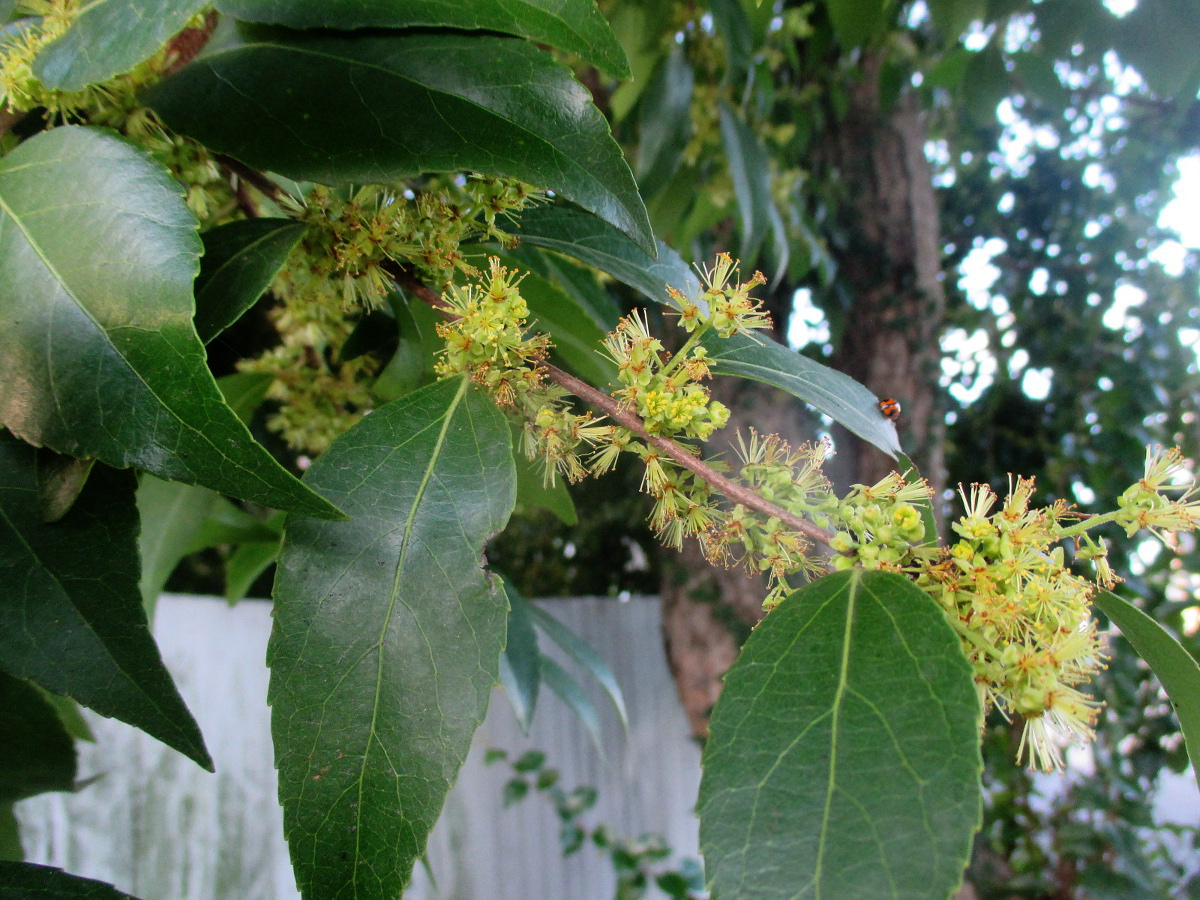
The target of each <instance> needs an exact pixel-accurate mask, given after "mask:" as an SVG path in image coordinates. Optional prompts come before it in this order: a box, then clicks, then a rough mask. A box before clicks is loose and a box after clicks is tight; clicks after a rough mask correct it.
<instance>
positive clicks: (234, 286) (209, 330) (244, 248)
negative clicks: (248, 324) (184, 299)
mask: <svg viewBox="0 0 1200 900" xmlns="http://www.w3.org/2000/svg"><path fill="white" fill-rule="evenodd" d="M303 234H304V225H302V224H301V223H299V222H293V221H292V220H291V219H247V220H245V221H243V222H230V223H229V224H228V225H222V226H220V227H219V228H214V229H212V230H211V231H206V232H205V233H204V235H203V239H204V257H203V258H202V259H201V260H200V274H199V275H198V276H196V333H197V334H199V335H200V340H202V341H203V342H204V343H206V344H207V343H208V342H209V341H211V340H212V339H213V338H215V337H216V336H217V335H218V334H220V333H221V332H222V331H224V330H225V329H226V328H228V327H229V326H230V325H232V324H233V323H234V322H236V321H237V320H238V319H240V318H241V317H242V314H243V313H245V312H246V310H248V309H249V308H250V307H252V306H253V305H254V304H255V303H256V302H257V301H258V298H259V297H261V296H262V295H263V293H264V292H265V291H266V289H267V288H268V287H269V286H270V284H271V279H273V278H274V277H275V273H276V272H278V271H279V269H280V267H282V266H283V264H284V262H286V261H287V258H288V254H290V253H291V252H292V249H293V248H294V247H295V246H296V244H298V243H299V242H300V238H301V236H302V235H303Z"/></svg>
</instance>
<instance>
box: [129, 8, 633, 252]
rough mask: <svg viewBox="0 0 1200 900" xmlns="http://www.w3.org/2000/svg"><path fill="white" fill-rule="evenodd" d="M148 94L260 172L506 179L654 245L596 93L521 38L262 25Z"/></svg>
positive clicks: (377, 179) (175, 123) (190, 131)
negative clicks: (546, 192) (465, 173)
mask: <svg viewBox="0 0 1200 900" xmlns="http://www.w3.org/2000/svg"><path fill="white" fill-rule="evenodd" d="M145 99H146V101H147V102H148V103H149V104H150V106H152V107H153V108H154V110H155V111H156V112H157V113H158V114H159V115H160V116H162V118H163V119H164V120H165V121H166V123H167V124H168V125H169V126H170V127H171V128H173V129H174V130H176V131H179V132H182V133H184V134H187V135H190V136H192V137H195V138H197V139H199V140H200V141H201V142H202V143H203V144H205V145H206V146H208V147H211V148H213V149H215V150H217V151H219V152H222V153H229V154H231V155H233V156H236V157H237V158H238V159H241V160H242V161H243V162H246V163H248V164H250V165H252V166H254V167H255V168H259V169H270V170H272V171H275V172H279V173H281V174H283V175H286V176H288V177H289V178H294V179H298V180H309V181H319V182H323V183H327V184H341V183H346V182H358V183H388V182H393V181H399V180H401V179H404V178H410V177H413V176H416V175H419V174H421V173H423V172H457V171H462V170H469V171H474V172H479V173H482V174H485V175H507V176H511V177H513V178H519V179H521V180H522V181H526V182H529V183H530V184H535V185H537V186H539V187H545V188H550V189H551V190H553V191H554V192H555V193H557V194H561V195H562V196H564V197H567V198H568V199H570V200H573V201H574V202H576V203H578V204H579V205H580V206H582V207H584V208H585V209H587V210H589V211H591V212H593V213H595V214H596V215H597V216H599V217H600V218H602V219H604V220H605V221H607V222H609V223H611V224H612V225H613V226H614V227H615V228H617V229H619V230H621V231H623V232H625V233H626V234H628V235H629V236H630V237H631V238H633V240H634V241H635V242H636V243H638V244H639V245H640V246H642V247H643V248H645V249H648V250H649V251H650V252H653V249H654V236H653V235H652V234H651V233H650V223H649V221H648V219H647V218H646V209H645V207H644V206H643V205H642V200H641V197H640V196H639V195H638V192H637V187H636V185H635V184H634V181H633V174H632V173H631V172H630V171H629V166H628V165H627V164H626V163H625V159H624V157H623V156H622V155H621V149H620V147H619V146H618V145H617V143H616V141H614V140H613V138H612V135H611V134H610V133H609V128H608V123H607V121H605V119H604V116H603V115H601V113H600V111H599V110H597V109H596V107H595V106H594V105H593V104H592V100H591V96H590V95H589V94H588V92H587V89H586V88H584V87H583V85H581V84H579V83H578V82H577V81H576V80H575V79H574V77H573V76H572V75H571V72H570V70H569V69H567V68H566V67H564V66H562V65H560V64H558V63H557V62H555V61H554V59H553V58H552V57H550V55H549V54H547V53H544V52H543V51H541V50H539V49H537V47H535V46H533V45H532V44H530V43H528V42H526V41H523V40H520V39H517V38H507V37H499V36H495V35H486V36H483V35H477V34H462V33H438V32H422V31H413V32H403V33H400V32H393V33H386V32H376V31H371V32H360V33H340V34H338V33H332V32H294V31H287V30H284V29H280V28H265V27H255V28H252V29H248V30H247V33H246V35H245V40H244V42H243V43H242V44H240V45H236V46H233V47H230V48H228V49H224V50H222V51H219V52H214V53H211V54H209V55H206V56H205V57H203V58H202V59H200V60H197V61H196V62H194V63H192V64H191V65H190V66H188V67H187V68H185V69H183V70H182V71H180V72H178V73H176V74H175V75H173V76H171V77H170V78H167V79H166V80H164V81H162V82H160V83H159V84H157V85H155V86H154V87H152V88H150V89H149V91H148V92H147V94H146V96H145ZM247 122H252V123H255V124H254V126H253V127H245V126H246V123H247Z"/></svg>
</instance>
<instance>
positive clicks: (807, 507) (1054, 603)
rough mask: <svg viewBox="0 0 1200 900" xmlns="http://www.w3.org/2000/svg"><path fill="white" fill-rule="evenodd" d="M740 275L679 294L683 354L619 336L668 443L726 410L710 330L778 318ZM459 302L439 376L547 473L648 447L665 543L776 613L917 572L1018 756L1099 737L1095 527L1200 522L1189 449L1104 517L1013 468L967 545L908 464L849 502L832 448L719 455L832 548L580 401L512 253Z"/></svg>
mask: <svg viewBox="0 0 1200 900" xmlns="http://www.w3.org/2000/svg"><path fill="white" fill-rule="evenodd" d="M736 271H737V268H736V265H734V264H733V262H732V260H730V258H729V257H727V256H724V255H722V256H721V257H719V258H718V261H717V264H716V265H715V266H714V267H713V268H712V269H710V270H706V271H704V272H703V273H702V274H703V275H704V281H705V290H704V292H703V294H702V295H701V296H700V297H698V298H694V299H693V298H687V297H684V296H683V295H682V294H680V293H679V292H677V291H671V296H672V298H673V299H674V301H675V305H676V307H677V310H678V313H679V317H680V320H681V324H682V326H683V327H684V328H685V329H686V330H687V331H688V332H689V333H690V337H689V339H688V340H687V341H686V342H685V343H684V345H683V347H682V348H681V349H680V350H679V351H678V352H677V353H676V354H675V355H674V356H671V355H669V354H668V353H667V352H666V350H665V349H664V346H663V344H662V342H660V341H659V340H658V339H657V338H655V337H653V336H652V335H651V334H650V332H649V328H648V325H647V320H646V318H645V316H644V315H641V314H639V313H634V314H632V315H630V316H628V317H626V318H625V319H623V320H621V322H620V323H619V325H618V326H617V328H616V330H615V331H613V332H612V333H611V334H610V335H609V336H608V338H607V339H606V340H605V341H604V352H605V353H606V354H607V355H608V356H609V358H610V359H611V360H612V361H613V362H614V363H615V364H616V366H617V372H618V379H619V381H620V387H619V388H618V389H617V390H616V391H615V392H614V394H613V397H614V400H616V401H617V403H618V404H619V406H620V408H622V409H625V410H628V411H630V412H632V413H635V414H636V415H637V416H638V417H639V418H640V419H641V421H642V422H643V423H644V430H645V432H646V434H648V435H649V436H651V438H652V439H658V438H665V439H669V440H671V441H673V442H675V443H676V444H677V445H678V446H679V447H680V448H682V449H684V450H685V451H686V452H689V453H694V454H696V455H698V454H699V450H698V447H697V443H698V442H702V441H704V440H706V439H707V438H708V437H709V436H710V435H711V434H712V433H713V432H714V431H715V430H716V429H718V428H720V427H722V426H723V425H724V424H725V422H726V420H727V418H728V410H726V409H725V407H724V406H722V405H721V404H720V403H719V402H717V401H715V400H713V399H712V398H711V396H710V394H709V392H708V389H707V388H706V387H705V386H704V382H705V381H706V380H707V378H708V377H709V364H708V356H707V353H706V352H705V350H704V347H703V346H702V345H701V344H700V342H699V338H700V336H701V335H703V334H704V333H705V332H707V331H710V330H711V331H715V332H716V333H717V334H719V335H724V336H729V335H732V334H736V333H738V332H739V331H741V330H743V329H748V328H757V327H763V325H765V324H766V319H765V317H764V316H763V315H762V313H761V311H760V310H759V308H758V306H757V304H756V303H755V302H754V301H752V300H751V299H750V298H749V296H748V293H749V290H750V289H752V288H753V287H754V286H755V285H756V284H759V283H761V276H760V275H759V274H758V273H755V275H754V277H752V278H751V279H749V280H748V281H746V282H740V283H739V282H738V280H737V278H736ZM447 300H448V303H449V305H450V307H451V310H452V312H453V313H454V319H453V321H452V322H450V323H447V324H446V325H445V326H444V327H443V328H442V329H441V330H442V333H443V335H444V337H445V338H446V341H447V347H446V350H445V351H444V354H443V357H442V360H441V362H440V364H439V372H440V373H441V374H442V375H444V376H449V375H453V374H468V375H470V377H472V378H473V379H474V380H475V381H476V383H478V384H480V385H482V386H484V387H486V388H487V389H488V390H490V391H491V392H492V394H493V396H494V397H495V398H496V400H497V402H498V403H499V404H500V405H501V406H502V407H503V408H505V409H509V410H511V411H513V412H514V413H515V414H516V415H517V416H519V417H520V418H521V419H523V420H524V422H525V450H526V453H527V454H528V455H529V456H530V458H535V457H542V458H544V459H545V460H546V464H547V478H548V479H549V480H552V479H553V478H554V476H555V473H562V474H564V475H566V476H567V477H568V478H571V479H577V478H581V477H583V476H584V475H585V474H587V473H588V472H589V471H590V472H591V473H593V474H599V473H602V472H604V471H607V470H608V469H609V468H611V467H612V466H613V464H614V463H615V462H616V459H617V458H618V457H619V456H620V454H622V453H632V454H634V455H635V456H637V457H638V458H639V459H640V460H641V461H642V463H643V465H644V467H645V475H644V477H643V480H642V487H643V490H645V491H646V492H647V493H648V494H650V495H651V496H652V497H653V498H654V501H655V502H654V508H653V512H652V513H651V522H652V524H653V525H654V527H655V529H656V530H657V532H658V534H659V536H660V539H662V540H663V542H664V543H665V544H667V545H668V546H675V547H677V546H679V545H680V544H681V542H682V540H683V539H684V538H685V537H695V538H697V539H698V540H699V541H700V543H701V545H702V547H703V548H704V550H705V552H706V554H707V555H708V557H709V558H710V559H712V560H713V561H715V562H720V563H723V564H726V565H743V566H745V567H746V568H747V569H749V570H751V571H756V572H765V573H767V574H768V576H769V578H770V582H771V589H770V593H769V594H768V597H767V600H766V602H765V604H764V605H765V606H766V607H767V608H768V609H769V608H771V607H773V606H774V605H775V604H777V603H778V602H779V600H781V599H782V598H783V597H784V596H785V595H786V594H787V593H788V591H789V590H790V589H791V587H792V586H791V585H789V583H788V579H789V578H791V577H793V576H796V575H812V574H818V573H820V572H823V571H826V570H828V569H829V568H833V569H846V568H850V567H855V566H858V567H863V568H867V569H876V570H882V571H890V572H895V573H897V574H901V575H905V576H906V577H909V578H910V579H912V580H913V582H914V583H915V584H916V585H917V586H918V587H920V588H921V589H922V590H924V591H925V592H927V593H928V594H929V595H930V596H931V597H932V598H933V599H934V600H935V601H936V602H937V603H938V604H939V605H940V606H941V607H942V609H943V611H944V612H945V614H946V617H947V620H948V621H949V622H950V624H951V626H952V627H953V628H954V629H955V631H956V633H957V634H958V635H959V637H960V639H961V641H962V646H963V649H964V652H965V654H966V656H967V658H968V660H969V662H970V663H971V665H972V667H973V669H974V673H975V681H976V684H977V686H978V690H979V696H980V701H981V710H982V711H985V712H986V711H987V710H989V709H993V708H994V709H997V710H999V711H1000V712H1001V713H1002V714H1003V715H1005V716H1010V715H1012V714H1016V715H1019V716H1021V717H1022V719H1023V720H1024V723H1025V730H1024V734H1023V737H1022V741H1021V747H1020V751H1019V755H1020V756H1021V758H1022V759H1023V760H1024V761H1025V762H1027V763H1028V764H1029V765H1031V766H1033V767H1036V768H1040V769H1044V770H1052V769H1056V768H1059V767H1061V765H1062V747H1063V745H1064V744H1065V743H1067V742H1069V741H1070V740H1086V739H1088V738H1090V737H1091V735H1092V733H1093V726H1094V723H1095V720H1096V716H1097V714H1098V709H1099V704H1098V702H1097V701H1095V700H1094V699H1092V698H1091V697H1089V696H1088V695H1087V694H1086V693H1084V688H1085V686H1086V684H1087V683H1088V682H1089V681H1090V680H1091V679H1092V677H1093V676H1094V674H1095V673H1096V672H1097V670H1099V669H1100V668H1101V667H1103V665H1104V660H1105V654H1104V647H1103V643H1102V640H1101V637H1100V636H1099V635H1098V633H1097V631H1096V626H1095V624H1094V622H1093V621H1092V618H1091V602H1092V598H1093V596H1094V595H1095V593H1096V591H1097V589H1098V588H1099V587H1103V588H1108V587H1111V586H1112V585H1113V584H1114V583H1115V581H1116V578H1115V576H1114V575H1113V574H1112V571H1111V569H1110V568H1109V567H1108V563H1107V561H1106V559H1105V546H1104V544H1103V542H1102V541H1101V540H1098V539H1096V538H1094V537H1091V536H1089V535H1087V534H1086V532H1087V531H1088V530H1090V529H1092V528H1095V527H1096V526H1099V525H1102V524H1104V523H1106V522H1114V523H1116V524H1118V525H1120V526H1122V527H1124V528H1125V529H1126V531H1127V532H1128V533H1130V534H1133V533H1134V532H1136V531H1138V530H1141V529H1147V530H1149V531H1151V532H1153V533H1155V534H1159V535H1160V536H1165V533H1166V532H1173V531H1178V530H1190V529H1194V528H1195V527H1196V526H1197V524H1200V499H1197V493H1198V491H1197V488H1196V487H1195V486H1194V485H1193V484H1192V483H1191V482H1190V480H1189V481H1188V483H1187V484H1186V485H1184V486H1180V483H1179V479H1180V475H1181V473H1184V471H1185V469H1184V460H1183V459H1182V457H1181V456H1180V455H1179V453H1178V452H1177V451H1162V450H1154V451H1151V452H1150V453H1149V454H1148V456H1147V461H1146V473H1145V476H1144V477H1143V478H1142V479H1141V480H1140V481H1139V482H1138V484H1136V485H1134V486H1133V487H1131V488H1130V489H1129V490H1128V491H1126V492H1125V494H1124V495H1123V496H1122V497H1121V500H1120V504H1119V506H1120V508H1119V509H1118V510H1116V511H1114V512H1111V513H1107V514H1104V515H1098V516H1084V515H1082V514H1080V513H1078V512H1075V511H1073V510H1072V509H1070V508H1069V507H1068V506H1067V505H1066V504H1065V503H1062V502H1058V503H1055V504H1052V505H1051V506H1049V507H1045V508H1033V507H1031V506H1030V500H1031V497H1032V495H1033V491H1034V484H1033V482H1032V480H1030V479H1015V480H1014V481H1012V483H1011V484H1010V487H1009V491H1008V494H1007V496H1006V497H1005V498H1004V499H1003V500H1001V499H1000V498H999V497H997V496H996V494H995V493H994V492H993V491H992V490H991V488H988V487H986V486H980V485H976V486H974V487H972V488H971V489H970V490H969V491H967V492H965V493H964V495H963V500H964V503H965V506H966V511H965V514H964V515H963V516H962V517H961V518H960V519H958V520H957V521H956V522H954V523H953V525H952V526H951V527H952V530H953V534H954V536H955V541H954V543H953V544H952V545H950V546H949V547H939V546H938V545H937V543H936V540H935V536H934V535H932V534H928V533H927V532H926V526H925V518H924V517H923V515H922V510H923V509H924V510H926V511H927V510H928V508H929V506H930V503H931V497H930V491H929V488H928V486H927V485H926V484H925V483H924V482H922V481H919V480H917V481H911V482H910V481H907V480H906V479H905V478H903V477H902V476H901V475H899V474H898V473H893V474H891V475H889V476H887V477H886V478H884V479H882V480H880V481H879V482H877V483H876V484H873V485H854V486H853V487H852V488H851V490H850V491H849V493H847V494H846V495H845V496H844V497H841V498H838V497H837V496H836V495H835V494H834V493H833V491H832V490H831V488H830V485H829V483H828V481H827V480H826V479H825V477H824V475H823V474H822V472H821V466H822V462H823V461H824V458H825V455H826V453H827V447H826V445H824V444H820V443H818V444H805V445H803V446H801V447H800V448H798V449H793V448H791V447H790V446H788V444H787V443H786V442H784V441H783V440H781V439H780V438H779V437H778V436H774V435H770V436H765V437H764V436H761V435H759V434H757V433H754V432H753V431H751V432H750V434H749V436H748V438H742V437H740V436H739V438H738V454H737V455H738V460H737V461H736V463H731V464H726V465H725V466H721V468H722V469H724V470H726V471H728V474H729V477H732V478H734V479H735V480H736V481H737V482H738V483H739V484H740V485H741V486H743V487H745V488H748V489H749V490H751V491H753V492H754V493H756V494H757V495H759V496H760V497H761V498H763V499H764V500H766V501H768V502H769V503H771V504H774V505H775V506H776V507H777V508H778V509H780V510H782V511H783V512H784V513H787V514H790V516H797V517H803V518H805V519H807V520H808V521H810V522H812V523H813V524H814V525H816V526H818V527H820V528H824V529H827V530H829V532H830V534H831V537H830V539H829V545H830V549H831V550H832V551H833V553H834V555H833V556H832V558H831V557H829V556H827V555H822V554H821V553H818V552H815V551H814V549H813V547H812V545H811V541H810V539H809V538H807V537H805V536H804V535H803V534H801V533H800V532H799V531H797V530H795V529H793V528H792V527H790V526H789V525H788V524H787V523H786V522H785V521H783V520H784V519H787V518H789V516H787V515H782V518H781V516H769V515H764V514H763V513H762V512H761V511H759V510H757V509H750V508H747V507H746V506H744V505H741V504H737V503H729V502H723V501H720V500H719V498H718V496H717V494H716V492H715V490H714V488H713V487H712V486H711V485H710V484H709V483H708V482H707V481H706V480H705V479H704V478H702V477H700V476H698V475H697V474H695V473H694V472H692V471H691V470H689V469H687V468H684V467H683V466H681V465H680V464H679V463H678V462H676V461H675V460H674V459H672V458H671V457H670V456H669V455H667V454H666V453H664V452H663V448H662V446H661V445H660V444H657V443H656V442H655V440H647V439H646V438H645V437H644V436H643V435H641V434H639V433H637V432H635V431H631V430H630V429H629V428H626V427H625V426H623V425H620V424H606V423H604V422H603V421H598V420H594V419H593V418H592V417H591V416H590V415H583V416H580V415H576V414H575V413H574V411H573V409H572V407H571V405H570V402H569V399H568V398H567V396H566V394H565V392H564V391H563V390H562V389H560V388H558V387H557V386H556V385H554V384H549V383H547V382H546V379H545V378H544V377H543V369H542V364H543V360H544V358H545V356H546V354H547V352H548V351H549V349H550V345H549V341H548V339H546V338H545V337H544V336H538V335H531V334H529V332H528V321H527V318H528V308H527V306H526V304H525V302H524V300H522V299H521V297H520V280H519V278H518V277H516V276H515V275H514V274H512V273H510V272H508V271H507V270H506V269H504V268H503V267H502V266H500V265H499V264H498V263H496V262H493V263H492V267H491V272H490V275H489V278H488V280H487V281H486V283H484V284H481V285H479V286H477V287H469V288H465V289H463V288H452V289H451V290H450V291H449V293H448V295H447ZM718 465H719V464H718ZM1175 492H1178V496H1175V495H1174V494H1175ZM1068 545H1073V548H1074V552H1073V556H1074V557H1075V558H1076V559H1078V560H1081V561H1084V562H1090V563H1092V564H1093V566H1094V573H1093V576H1092V577H1091V578H1087V577H1083V576H1082V575H1080V574H1077V573H1075V572H1073V571H1072V570H1071V568H1070V567H1069V564H1068V561H1067V558H1066V547H1067V546H1068Z"/></svg>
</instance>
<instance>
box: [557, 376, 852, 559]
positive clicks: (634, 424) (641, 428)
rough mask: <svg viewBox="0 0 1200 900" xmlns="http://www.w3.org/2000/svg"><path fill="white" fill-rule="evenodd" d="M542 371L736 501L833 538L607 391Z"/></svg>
mask: <svg viewBox="0 0 1200 900" xmlns="http://www.w3.org/2000/svg"><path fill="white" fill-rule="evenodd" d="M542 370H543V371H544V372H545V373H546V375H547V377H548V378H549V379H550V380H551V381H553V382H554V383H555V384H557V385H559V386H560V387H564V388H566V389H567V390H568V391H570V392H571V393H572V394H574V395H575V396H576V397H579V398H580V399H582V400H585V401H587V402H588V403H589V404H591V405H592V406H594V407H595V408H596V409H598V410H599V411H600V412H602V413H604V415H606V416H607V417H608V418H610V419H612V420H613V421H614V422H618V423H620V424H621V425H624V426H625V427H626V428H628V429H629V430H630V431H632V432H633V433H634V434H636V435H637V436H638V437H640V438H641V439H642V440H644V441H645V442H646V443H647V444H649V445H650V446H651V447H653V448H654V449H656V450H658V451H659V452H661V453H662V454H663V455H664V456H667V457H670V458H671V459H673V460H674V461H675V462H677V463H678V464H679V465H681V466H683V467H684V468H685V469H688V470H689V471H691V472H694V473H695V474H697V475H699V476H700V477H701V478H703V479H704V480H705V481H707V482H708V483H709V484H711V485H712V486H713V487H714V488H716V489H717V490H718V491H720V492H721V493H722V494H724V495H725V496H726V497H727V498H729V499H730V500H731V501H733V502H734V503H738V504H741V505H742V506H745V507H748V508H750V509H753V510H757V511H758V512H760V513H762V514H763V515H764V516H774V517H775V518H777V519H779V521H780V522H783V523H784V524H785V525H787V526H788V527H789V528H791V529H793V530H794V531H798V532H800V533H801V534H803V535H804V536H805V537H807V538H811V539H812V540H814V541H818V542H819V543H822V544H828V543H829V542H830V541H831V540H832V539H833V533H832V532H829V531H826V530H825V529H824V528H819V527H818V526H816V525H814V524H813V523H812V522H809V521H808V520H806V519H802V518H800V517H799V516H797V515H795V514H793V513H790V512H788V511H787V510H786V509H783V508H782V507H780V506H776V505H775V504H774V503H771V502H770V501H768V500H764V499H763V498H762V497H761V496H759V495H758V494H756V493H755V492H754V491H752V490H750V489H749V488H747V487H743V486H742V485H740V484H738V483H737V482H736V481H733V480H731V479H729V478H726V477H725V476H724V475H722V474H721V473H720V472H718V471H717V470H716V469H714V468H713V467H712V466H710V465H709V464H708V463H706V462H704V460H702V459H700V457H698V456H695V455H693V454H692V453H689V452H688V451H687V450H685V449H684V448H683V447H681V446H680V445H679V444H677V443H675V442H674V441H672V440H670V439H669V438H665V437H661V436H659V435H653V434H650V433H648V432H647V431H646V426H645V424H644V423H643V422H642V420H641V419H639V418H638V417H637V416H636V415H634V414H633V413H632V412H630V411H629V410H628V409H624V408H623V407H622V406H621V405H620V404H619V403H617V401H616V400H614V399H613V398H612V397H610V396H609V395H608V394H606V393H604V391H600V390H597V389H596V388H594V387H592V386H591V385H590V384H588V383H587V382H585V381H580V380H579V379H578V378H576V377H575V376H574V375H572V374H570V373H569V372H564V371H563V370H562V369H560V368H558V367H556V366H552V365H549V364H547V365H544V366H542Z"/></svg>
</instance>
